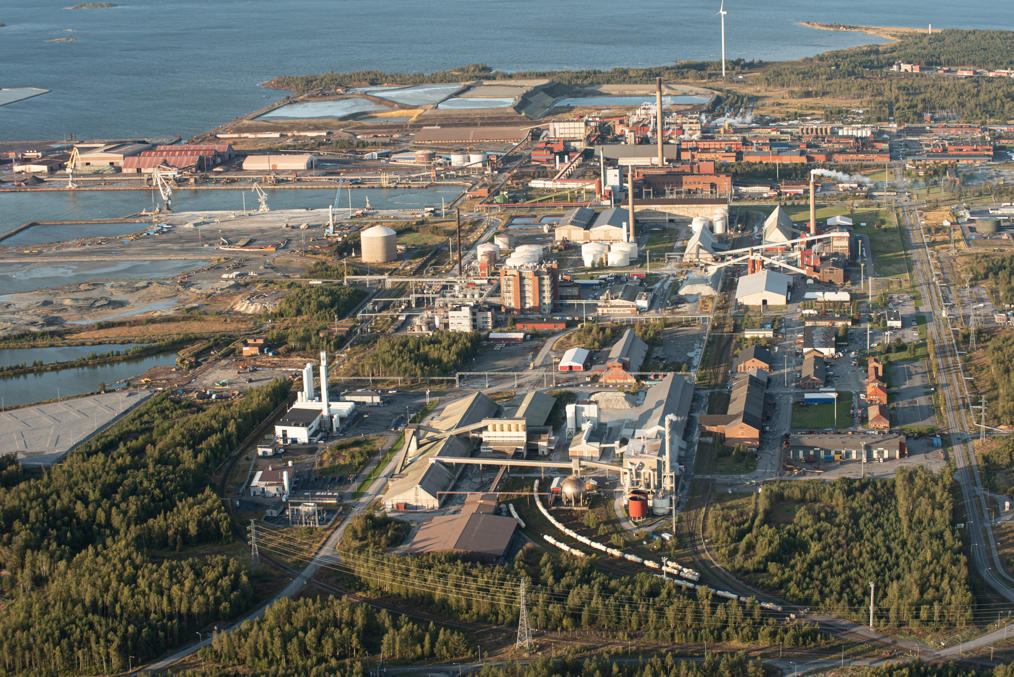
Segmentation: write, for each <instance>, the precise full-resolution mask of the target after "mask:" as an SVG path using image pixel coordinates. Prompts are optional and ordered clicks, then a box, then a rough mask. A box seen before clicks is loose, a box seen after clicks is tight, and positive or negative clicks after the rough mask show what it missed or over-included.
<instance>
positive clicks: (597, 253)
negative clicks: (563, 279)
mask: <svg viewBox="0 0 1014 677" xmlns="http://www.w3.org/2000/svg"><path fill="white" fill-rule="evenodd" d="M608 251H609V248H608V247H607V246H606V245H604V244H602V243H601V242H586V243H585V244H583V245H581V258H582V259H583V260H584V266H585V268H595V267H597V266H601V265H602V263H603V262H604V261H605V260H606V258H607V252H608Z"/></svg>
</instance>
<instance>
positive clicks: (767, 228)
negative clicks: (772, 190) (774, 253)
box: [764, 205, 795, 244]
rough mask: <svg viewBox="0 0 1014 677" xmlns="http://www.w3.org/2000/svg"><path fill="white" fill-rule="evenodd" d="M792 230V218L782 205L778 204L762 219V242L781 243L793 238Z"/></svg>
mask: <svg viewBox="0 0 1014 677" xmlns="http://www.w3.org/2000/svg"><path fill="white" fill-rule="evenodd" d="M793 230H794V229H793V226H792V219H790V218H789V215H788V213H787V212H786V211H785V210H784V209H782V206H781V205H778V206H777V207H775V210H774V211H773V212H771V214H770V216H768V218H766V219H765V220H764V244H783V243H785V242H789V241H790V240H794V239H795V233H794V232H793Z"/></svg>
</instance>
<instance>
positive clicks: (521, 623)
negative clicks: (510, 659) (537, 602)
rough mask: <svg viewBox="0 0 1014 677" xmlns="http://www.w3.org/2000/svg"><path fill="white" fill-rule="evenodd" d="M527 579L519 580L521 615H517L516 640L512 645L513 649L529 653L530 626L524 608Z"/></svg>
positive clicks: (530, 640) (530, 643)
mask: <svg viewBox="0 0 1014 677" xmlns="http://www.w3.org/2000/svg"><path fill="white" fill-rule="evenodd" d="M527 582H528V579H527V578H522V579H521V597H520V599H519V604H520V605H521V613H520V614H519V615H518V640H517V642H515V643H514V648H515V649H523V650H525V651H531V649H532V626H531V625H530V624H529V623H528V609H527V608H526V607H525V585H526V583H527Z"/></svg>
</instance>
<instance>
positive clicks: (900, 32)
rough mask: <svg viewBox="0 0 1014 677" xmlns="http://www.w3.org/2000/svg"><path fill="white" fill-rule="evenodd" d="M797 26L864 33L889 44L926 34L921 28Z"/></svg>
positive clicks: (807, 24)
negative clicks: (914, 35)
mask: <svg viewBox="0 0 1014 677" xmlns="http://www.w3.org/2000/svg"><path fill="white" fill-rule="evenodd" d="M797 25H799V26H803V27H805V28H814V29H816V30H818V31H839V32H845V33H866V34H867V35H874V36H876V37H878V38H884V39H885V40H890V41H891V42H897V41H898V40H900V39H901V38H902V37H904V36H907V35H912V34H916V33H920V34H921V33H926V32H927V29H923V28H904V27H901V26H854V25H851V24H828V23H820V22H818V21H800V22H798V24H797Z"/></svg>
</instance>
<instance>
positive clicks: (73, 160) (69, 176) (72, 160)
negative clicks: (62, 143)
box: [67, 146, 79, 188]
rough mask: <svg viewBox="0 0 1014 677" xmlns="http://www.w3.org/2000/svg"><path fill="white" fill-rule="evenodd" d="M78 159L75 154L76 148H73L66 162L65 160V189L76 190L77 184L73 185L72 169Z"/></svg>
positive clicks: (76, 153)
mask: <svg viewBox="0 0 1014 677" xmlns="http://www.w3.org/2000/svg"><path fill="white" fill-rule="evenodd" d="M78 157H79V156H78V152H77V146H74V149H73V150H71V151H70V158H68V160H67V187H68V188H77V184H76V183H74V167H75V166H76V165H77V161H78Z"/></svg>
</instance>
